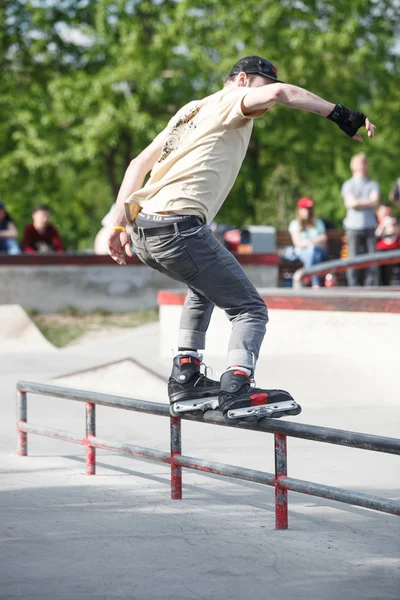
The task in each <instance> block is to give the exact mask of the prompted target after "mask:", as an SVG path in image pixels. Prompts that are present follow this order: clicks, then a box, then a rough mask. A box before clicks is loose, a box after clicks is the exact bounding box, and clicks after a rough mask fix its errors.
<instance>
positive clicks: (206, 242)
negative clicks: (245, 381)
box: [132, 224, 268, 369]
mask: <svg viewBox="0 0 400 600" xmlns="http://www.w3.org/2000/svg"><path fill="white" fill-rule="evenodd" d="M175 225H176V226H175V233H167V234H164V235H163V234H161V235H148V234H147V233H146V229H141V228H137V229H136V228H134V231H133V232H132V244H133V247H134V250H135V252H136V254H137V256H138V258H139V259H140V260H141V261H142V262H143V263H145V264H146V265H148V266H149V267H151V268H152V269H156V270H157V271H160V272H161V273H164V274H166V275H168V276H169V277H172V278H173V279H176V280H178V281H181V282H182V283H185V284H186V285H187V286H188V288H189V290H188V294H187V297H186V300H185V304H184V306H183V311H182V316H181V321H180V331H179V342H178V343H179V347H181V348H193V349H199V350H200V349H204V348H205V343H206V332H207V328H208V326H209V323H210V319H211V315H212V312H213V309H214V306H215V305H216V306H218V307H219V308H221V309H222V310H224V311H225V313H226V315H227V317H228V319H229V320H230V322H231V324H232V332H231V336H230V340H229V346H228V366H232V365H240V366H242V367H247V368H249V369H254V367H255V363H256V361H257V359H258V355H259V352H260V346H261V344H262V341H263V339H264V335H265V331H266V324H267V322H268V311H267V307H266V306H265V302H264V301H263V299H262V298H261V296H260V295H259V293H258V292H257V290H256V288H255V287H254V285H253V284H252V283H251V282H250V280H249V278H248V277H247V275H246V273H245V272H244V271H243V269H242V267H241V266H240V264H239V263H238V262H237V260H236V259H235V258H234V257H233V256H232V254H231V253H230V252H229V251H228V250H227V249H226V248H224V246H223V245H222V244H221V243H220V242H219V241H218V240H217V239H216V238H215V236H214V235H213V234H212V233H211V231H210V229H209V228H208V227H207V226H205V225H200V226H197V227H194V228H193V229H189V230H186V231H182V232H179V230H178V225H177V224H175Z"/></svg>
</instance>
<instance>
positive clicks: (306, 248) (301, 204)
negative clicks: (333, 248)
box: [289, 198, 328, 288]
mask: <svg viewBox="0 0 400 600" xmlns="http://www.w3.org/2000/svg"><path fill="white" fill-rule="evenodd" d="M289 232H290V235H291V236H292V242H293V246H294V248H295V251H296V254H297V257H298V259H299V260H301V262H302V263H303V265H304V266H305V267H306V268H307V267H311V266H312V265H317V264H318V263H321V262H323V261H324V260H326V259H327V258H328V253H327V251H326V245H327V235H326V231H325V225H324V222H323V221H322V219H316V218H315V217H314V202H313V200H311V198H300V200H299V201H298V203H297V218H296V219H294V220H293V221H292V222H291V223H290V225H289ZM311 285H312V287H313V288H319V287H320V279H319V277H317V276H316V275H314V276H313V277H312V278H311Z"/></svg>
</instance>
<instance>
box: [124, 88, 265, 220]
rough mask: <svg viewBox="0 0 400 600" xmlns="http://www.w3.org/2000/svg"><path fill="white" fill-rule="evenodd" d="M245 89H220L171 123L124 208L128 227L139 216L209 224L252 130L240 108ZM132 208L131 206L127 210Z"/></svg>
mask: <svg viewBox="0 0 400 600" xmlns="http://www.w3.org/2000/svg"><path fill="white" fill-rule="evenodd" d="M248 91H249V90H248V88H242V87H240V88H237V87H233V88H231V87H230V88H224V89H222V90H221V91H219V92H217V93H216V94H213V95H211V96H207V97H206V98H203V99H202V100H198V101H196V100H195V101H193V102H189V104H186V105H185V106H184V107H183V108H181V110H179V111H178V112H177V114H176V115H175V116H174V117H173V118H172V119H171V120H170V122H169V124H168V126H167V129H166V131H167V134H168V135H167V139H166V141H165V143H164V147H163V149H162V152H161V155H160V157H159V159H158V161H157V163H156V164H155V165H154V168H153V170H152V172H151V175H150V178H149V180H148V181H147V183H146V185H145V186H144V187H143V188H142V189H140V190H138V191H136V192H134V193H133V194H132V195H131V196H130V197H129V198H128V199H127V200H126V203H125V207H126V215H127V218H128V221H132V219H131V217H130V215H131V214H132V212H133V211H132V209H134V208H135V207H136V206H137V205H140V206H141V207H142V210H143V212H144V213H158V212H172V213H175V214H178V215H195V216H198V217H200V218H201V219H202V220H203V221H204V222H205V223H210V222H211V221H212V220H213V218H214V217H215V215H216V214H217V212H218V210H219V209H220V207H221V205H222V203H223V202H224V200H225V198H226V197H227V195H228V194H229V192H230V190H231V188H232V186H233V184H234V183H235V180H236V177H237V175H238V173H239V170H240V167H241V165H242V162H243V159H244V157H245V155H246V151H247V147H248V145H249V141H250V136H251V132H252V129H253V120H252V118H253V116H261V114H263V113H264V111H263V112H262V113H258V114H257V115H252V117H251V118H249V117H245V116H244V115H243V112H242V108H241V104H242V100H243V98H244V96H245V95H246V94H247V93H248ZM132 205H133V206H132Z"/></svg>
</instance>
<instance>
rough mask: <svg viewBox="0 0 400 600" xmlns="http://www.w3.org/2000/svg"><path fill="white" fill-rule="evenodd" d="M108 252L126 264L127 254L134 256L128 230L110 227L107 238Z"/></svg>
mask: <svg viewBox="0 0 400 600" xmlns="http://www.w3.org/2000/svg"><path fill="white" fill-rule="evenodd" d="M107 246H108V253H109V255H110V256H111V258H112V259H113V260H115V262H116V263H118V264H119V265H126V259H125V254H126V255H127V256H132V252H131V247H130V243H129V235H128V234H127V233H126V231H118V230H117V229H110V231H109V234H108V240H107Z"/></svg>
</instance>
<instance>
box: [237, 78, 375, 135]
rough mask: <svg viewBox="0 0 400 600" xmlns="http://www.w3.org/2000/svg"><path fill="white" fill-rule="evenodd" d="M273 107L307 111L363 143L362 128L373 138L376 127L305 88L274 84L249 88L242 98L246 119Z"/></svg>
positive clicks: (361, 115) (363, 117) (366, 119)
mask: <svg viewBox="0 0 400 600" xmlns="http://www.w3.org/2000/svg"><path fill="white" fill-rule="evenodd" d="M274 104H282V105H283V106H287V107H289V108H295V109H298V110H305V111H307V112H312V113H315V114H317V115H322V116H323V117H327V118H329V119H330V120H332V121H334V122H335V123H337V124H338V125H339V127H340V128H341V129H343V131H345V132H346V133H347V134H348V135H351V137H352V138H353V139H355V140H357V141H359V142H361V141H362V137H361V136H360V135H359V134H358V133H356V131H357V129H358V127H361V126H362V125H364V126H365V128H366V130H367V132H368V137H370V138H372V137H374V132H375V125H373V124H372V123H371V122H370V121H369V119H368V118H366V117H365V115H363V114H362V113H358V112H356V111H352V110H349V109H346V108H345V107H344V106H342V105H341V104H336V105H335V104H333V103H332V102H327V101H326V100H324V99H323V98H320V97H319V96H317V95H316V94H313V93H312V92H309V91H308V90H305V89H304V88H301V87H297V86H296V85H290V84H287V83H271V84H268V85H263V86H261V87H257V88H250V89H249V92H248V93H247V94H246V96H245V97H244V98H243V101H242V108H243V112H244V114H245V115H251V114H252V113H255V112H257V111H262V110H266V109H268V108H270V107H271V106H273V105H274ZM349 120H350V121H351V122H350V121H349ZM358 122H359V125H358V127H356V129H355V131H354V133H353V132H352V131H351V129H352V128H354V127H355V125H356V124H357V123H358ZM352 133H353V134H352Z"/></svg>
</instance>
